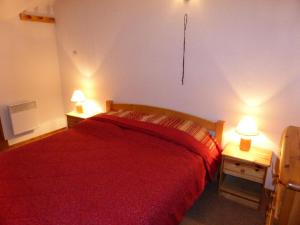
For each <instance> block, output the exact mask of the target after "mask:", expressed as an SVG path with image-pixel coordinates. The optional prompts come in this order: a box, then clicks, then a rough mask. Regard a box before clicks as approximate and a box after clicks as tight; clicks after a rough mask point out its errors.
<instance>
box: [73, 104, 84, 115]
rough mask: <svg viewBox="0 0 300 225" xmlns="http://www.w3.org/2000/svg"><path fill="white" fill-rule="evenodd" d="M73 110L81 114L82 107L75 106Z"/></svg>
mask: <svg viewBox="0 0 300 225" xmlns="http://www.w3.org/2000/svg"><path fill="white" fill-rule="evenodd" d="M75 109H76V112H77V113H83V107H82V105H76V107H75Z"/></svg>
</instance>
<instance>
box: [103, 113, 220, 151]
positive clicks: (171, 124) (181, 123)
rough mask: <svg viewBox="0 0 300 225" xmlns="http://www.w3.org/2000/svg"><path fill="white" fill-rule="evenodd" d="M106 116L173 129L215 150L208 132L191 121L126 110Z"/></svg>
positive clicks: (214, 144)
mask: <svg viewBox="0 0 300 225" xmlns="http://www.w3.org/2000/svg"><path fill="white" fill-rule="evenodd" d="M106 114H107V115H112V116H117V117H121V118H125V119H131V120H137V121H141V122H147V123H153V124H157V125H160V126H163V127H168V128H174V129H177V130H180V131H183V132H185V133H187V134H189V135H191V136H192V137H194V138H195V139H196V140H197V141H199V142H201V143H202V144H204V145H206V146H207V147H208V148H209V149H211V150H212V149H214V148H216V143H215V141H214V140H213V138H212V137H211V135H210V134H209V132H208V130H207V129H206V128H205V127H202V126H200V125H199V124H197V123H196V122H194V121H191V120H184V119H180V118H178V117H175V116H168V115H163V114H149V113H143V112H139V111H128V110H119V111H111V112H108V113H106Z"/></svg>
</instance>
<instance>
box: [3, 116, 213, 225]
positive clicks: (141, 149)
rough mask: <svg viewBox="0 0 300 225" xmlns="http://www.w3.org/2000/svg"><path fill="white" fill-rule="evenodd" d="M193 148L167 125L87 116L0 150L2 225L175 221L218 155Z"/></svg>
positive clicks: (164, 224)
mask: <svg viewBox="0 0 300 225" xmlns="http://www.w3.org/2000/svg"><path fill="white" fill-rule="evenodd" d="M198 147H199V146H195V143H193V141H191V140H190V139H189V138H188V137H187V136H186V135H185V134H184V133H182V132H179V131H176V132H175V131H170V130H169V129H167V128H162V127H157V126H154V125H152V126H148V125H146V126H145V125H142V123H141V122H131V121H128V120H125V119H124V120H123V119H119V120H118V119H116V118H113V117H109V116H106V118H105V117H103V116H102V117H95V118H92V119H89V120H86V121H85V122H83V123H80V124H79V125H77V126H76V127H75V128H73V129H70V130H68V131H65V132H61V133H59V134H56V135H54V136H51V137H49V138H46V139H44V140H41V141H38V142H35V143H32V144H29V145H27V146H24V147H21V148H19V149H17V150H14V151H11V152H6V153H2V154H1V155H0V224H1V225H175V224H178V223H179V221H180V220H181V218H182V216H183V215H184V213H185V212H186V210H187V209H188V208H189V207H190V206H191V205H192V204H193V202H194V201H195V199H196V198H197V197H199V195H200V194H201V193H202V191H203V190H204V187H205V184H206V181H207V179H208V176H207V174H211V175H212V173H214V172H215V170H216V167H217V162H218V161H219V155H213V156H212V157H210V156H209V154H207V153H206V151H207V149H202V150H199V149H198ZM200 147H201V146H200ZM208 167H209V168H208Z"/></svg>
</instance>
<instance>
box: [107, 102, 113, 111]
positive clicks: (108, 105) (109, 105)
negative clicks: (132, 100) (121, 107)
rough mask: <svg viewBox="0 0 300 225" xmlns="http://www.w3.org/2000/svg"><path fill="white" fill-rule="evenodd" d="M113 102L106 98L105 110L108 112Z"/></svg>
mask: <svg viewBox="0 0 300 225" xmlns="http://www.w3.org/2000/svg"><path fill="white" fill-rule="evenodd" d="M113 104H114V102H113V101H112V100H107V101H106V112H109V111H111V110H112V106H113Z"/></svg>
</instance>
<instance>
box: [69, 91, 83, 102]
mask: <svg viewBox="0 0 300 225" xmlns="http://www.w3.org/2000/svg"><path fill="white" fill-rule="evenodd" d="M84 100H85V96H84V94H83V92H82V91H81V90H75V91H74V92H73V95H72V98H71V101H72V102H83V101H84Z"/></svg>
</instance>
